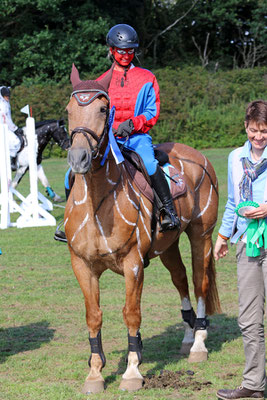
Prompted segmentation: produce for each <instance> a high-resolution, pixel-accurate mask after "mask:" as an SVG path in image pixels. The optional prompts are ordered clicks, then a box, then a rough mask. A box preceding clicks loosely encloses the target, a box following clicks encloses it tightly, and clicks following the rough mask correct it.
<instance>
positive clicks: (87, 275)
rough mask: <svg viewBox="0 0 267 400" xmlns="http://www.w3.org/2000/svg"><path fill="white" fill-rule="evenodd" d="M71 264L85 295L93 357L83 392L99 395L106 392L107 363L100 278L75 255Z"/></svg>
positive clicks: (72, 255) (90, 360)
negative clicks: (102, 331)
mask: <svg viewBox="0 0 267 400" xmlns="http://www.w3.org/2000/svg"><path fill="white" fill-rule="evenodd" d="M71 262H72V268H73V271H74V273H75V275H76V278H77V280H78V282H79V284H80V287H81V289H82V292H83V295H84V302H85V308H86V322H87V326H88V331H89V343H90V346H91V356H90V358H89V361H88V364H89V367H90V371H89V375H88V376H87V378H86V381H85V384H84V386H83V389H82V391H83V393H85V394H89V393H99V392H101V391H103V390H104V378H103V376H102V374H101V370H102V368H103V367H104V366H105V362H106V360H105V355H104V352H103V349H102V341H101V326H102V311H101V310H100V307H99V276H98V277H97V276H94V275H93V273H92V272H91V269H90V268H89V266H88V265H86V263H85V262H84V261H83V260H82V259H81V258H79V257H77V256H75V255H74V254H73V253H72V254H71Z"/></svg>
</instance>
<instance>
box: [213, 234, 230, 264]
mask: <svg viewBox="0 0 267 400" xmlns="http://www.w3.org/2000/svg"><path fill="white" fill-rule="evenodd" d="M228 251H229V250H228V244H227V240H226V239H223V238H222V237H221V236H218V238H217V240H216V243H215V246H214V258H215V260H216V261H218V260H219V259H220V258H222V257H225V256H226V255H227V254H228Z"/></svg>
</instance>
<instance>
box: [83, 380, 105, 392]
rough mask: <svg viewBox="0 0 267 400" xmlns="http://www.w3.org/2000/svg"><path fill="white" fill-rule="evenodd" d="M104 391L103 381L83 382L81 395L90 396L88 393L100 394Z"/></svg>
mask: <svg viewBox="0 0 267 400" xmlns="http://www.w3.org/2000/svg"><path fill="white" fill-rule="evenodd" d="M104 389H105V385H104V381H91V380H88V381H85V383H84V385H83V388H82V393H84V394H90V393H100V392H103V391H104Z"/></svg>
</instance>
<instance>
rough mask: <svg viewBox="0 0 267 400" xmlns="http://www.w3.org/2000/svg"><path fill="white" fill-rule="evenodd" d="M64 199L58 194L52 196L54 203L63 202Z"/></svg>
mask: <svg viewBox="0 0 267 400" xmlns="http://www.w3.org/2000/svg"><path fill="white" fill-rule="evenodd" d="M63 201H64V199H62V197H60V196H59V195H58V194H55V196H54V198H53V202H54V203H63Z"/></svg>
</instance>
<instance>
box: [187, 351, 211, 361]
mask: <svg viewBox="0 0 267 400" xmlns="http://www.w3.org/2000/svg"><path fill="white" fill-rule="evenodd" d="M207 359H208V352H207V351H191V352H190V355H189V358H188V362H190V363H195V362H202V361H207Z"/></svg>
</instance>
